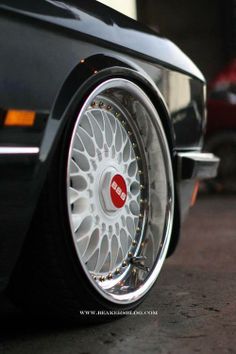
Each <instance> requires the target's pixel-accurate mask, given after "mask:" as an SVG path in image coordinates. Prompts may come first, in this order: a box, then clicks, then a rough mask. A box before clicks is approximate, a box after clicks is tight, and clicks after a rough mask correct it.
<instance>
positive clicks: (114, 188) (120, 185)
mask: <svg viewBox="0 0 236 354" xmlns="http://www.w3.org/2000/svg"><path fill="white" fill-rule="evenodd" d="M110 197H111V200H112V203H113V205H114V206H115V207H116V208H122V207H123V206H124V205H125V202H126V199H127V187H126V183H125V180H124V178H123V177H122V176H121V175H119V174H116V175H115V176H113V177H112V180H111V183H110Z"/></svg>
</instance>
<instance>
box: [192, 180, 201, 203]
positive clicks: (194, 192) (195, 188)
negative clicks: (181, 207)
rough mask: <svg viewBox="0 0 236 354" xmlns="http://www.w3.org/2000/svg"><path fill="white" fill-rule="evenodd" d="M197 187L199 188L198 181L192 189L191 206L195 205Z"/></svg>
mask: <svg viewBox="0 0 236 354" xmlns="http://www.w3.org/2000/svg"><path fill="white" fill-rule="evenodd" d="M199 186H200V183H199V181H197V182H196V183H195V185H194V189H193V193H192V198H191V206H194V204H195V203H196V200H197V194H198V191H199Z"/></svg>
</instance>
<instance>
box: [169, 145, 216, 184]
mask: <svg viewBox="0 0 236 354" xmlns="http://www.w3.org/2000/svg"><path fill="white" fill-rule="evenodd" d="M176 158H177V178H178V180H186V179H209V178H214V177H216V175H217V171H218V167H219V163H220V159H219V158H218V157H217V156H215V155H214V154H212V153H204V152H198V151H194V152H179V153H177V156H176Z"/></svg>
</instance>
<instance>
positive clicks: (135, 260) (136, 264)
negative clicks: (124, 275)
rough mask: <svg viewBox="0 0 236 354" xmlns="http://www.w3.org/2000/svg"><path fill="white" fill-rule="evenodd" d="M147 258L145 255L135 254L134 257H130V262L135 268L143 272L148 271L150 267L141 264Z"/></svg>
mask: <svg viewBox="0 0 236 354" xmlns="http://www.w3.org/2000/svg"><path fill="white" fill-rule="evenodd" d="M146 259H147V257H146V256H136V257H132V258H131V259H130V263H131V264H133V265H134V267H136V268H139V269H141V270H143V271H145V272H149V271H150V268H149V267H146V266H145V265H144V264H143V261H145V260H146Z"/></svg>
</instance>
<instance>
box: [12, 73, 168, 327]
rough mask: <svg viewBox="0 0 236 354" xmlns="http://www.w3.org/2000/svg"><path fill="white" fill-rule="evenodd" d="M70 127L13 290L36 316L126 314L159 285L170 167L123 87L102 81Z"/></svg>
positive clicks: (154, 127)
mask: <svg viewBox="0 0 236 354" xmlns="http://www.w3.org/2000/svg"><path fill="white" fill-rule="evenodd" d="M68 119H70V122H69V123H68V126H67V127H66V129H65V130H64V133H63V136H62V139H61V142H60V144H59V147H58V149H57V152H56V154H55V157H54V159H53V161H52V165H51V168H50V171H49V174H48V178H47V181H46V185H45V187H44V190H43V193H42V196H41V200H40V203H39V206H38V209H37V213H36V215H35V217H34V222H33V225H32V228H31V232H30V234H29V237H28V240H27V244H26V247H25V249H24V254H23V256H22V258H21V262H20V264H19V265H18V270H17V272H16V273H15V275H14V278H13V282H12V290H13V293H14V296H15V298H16V297H17V299H18V302H19V301H20V302H21V303H24V305H25V306H27V307H30V308H31V309H32V306H33V308H34V310H35V311H37V312H41V311H42V310H43V311H44V313H45V312H47V314H49V315H53V316H54V317H55V316H60V317H66V318H69V319H74V320H81V319H82V320H83V321H84V320H85V321H86V320H91V319H92V320H93V319H95V320H101V319H105V318H106V316H103V315H101V316H93V313H92V312H91V314H90V316H85V315H84V314H85V313H83V312H81V311H86V310H90V311H98V310H100V311H121V310H133V309H134V308H135V307H136V306H137V305H138V304H139V303H140V302H141V301H142V300H143V299H144V297H145V295H146V294H147V293H148V292H149V290H150V289H151V287H152V286H153V284H154V282H155V280H156V279H157V277H158V274H159V272H160V270H161V267H162V265H163V262H164V259H165V256H166V253H167V249H168V245H169V241H170V237H171V231H172V223H173V210H174V185H173V172H172V164H171V158H170V153H169V147H168V144H167V139H166V137H165V133H164V130H163V128H162V124H161V120H160V118H159V115H158V113H157V111H156V109H155V108H154V106H153V104H152V103H151V101H150V99H149V98H148V97H147V96H146V94H145V93H144V92H143V91H142V90H141V88H139V87H138V86H137V85H136V84H134V83H132V82H131V81H128V80H125V79H122V78H115V79H110V80H107V81H105V82H103V83H102V84H100V85H99V86H98V87H97V88H96V89H95V90H93V91H92V92H91V93H90V95H89V96H88V98H87V99H86V102H85V103H84V105H83V106H82V107H81V108H80V109H79V111H78V113H77V114H75V117H68ZM105 313H107V312H105ZM119 313H120V312H119ZM111 318H113V317H111Z"/></svg>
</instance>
